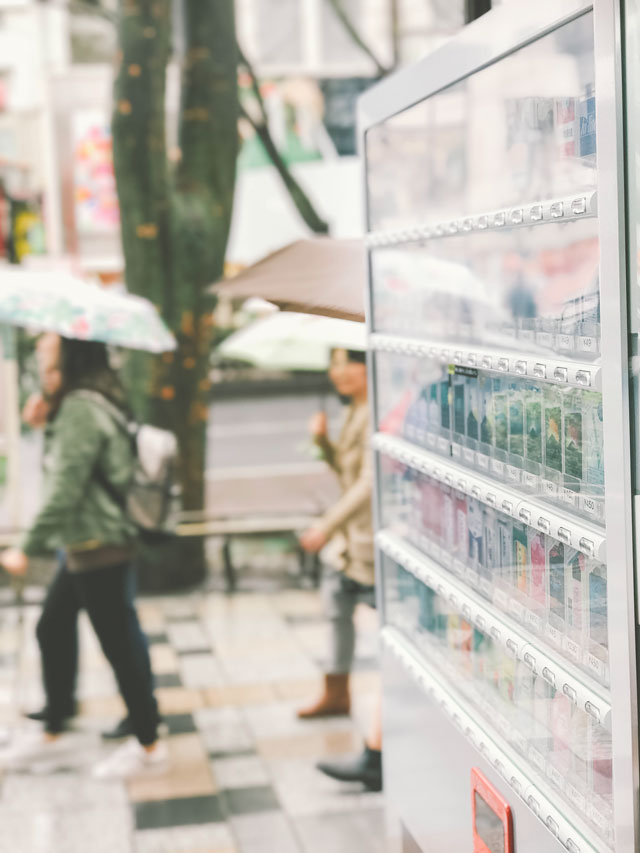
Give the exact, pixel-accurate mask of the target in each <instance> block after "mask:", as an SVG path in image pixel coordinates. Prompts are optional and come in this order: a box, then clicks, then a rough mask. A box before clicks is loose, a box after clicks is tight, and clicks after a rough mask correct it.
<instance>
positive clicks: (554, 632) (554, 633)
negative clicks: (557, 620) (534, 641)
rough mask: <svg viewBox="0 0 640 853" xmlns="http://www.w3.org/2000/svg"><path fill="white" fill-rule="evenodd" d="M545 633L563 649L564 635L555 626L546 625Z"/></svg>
mask: <svg viewBox="0 0 640 853" xmlns="http://www.w3.org/2000/svg"><path fill="white" fill-rule="evenodd" d="M544 633H545V634H546V636H547V637H548V638H549V639H550V640H551V642H552V643H553V644H554V645H556V646H560V647H562V634H561V633H560V631H558V629H557V628H554V627H553V625H545V629H544Z"/></svg>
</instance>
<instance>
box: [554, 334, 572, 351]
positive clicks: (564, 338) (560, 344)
mask: <svg viewBox="0 0 640 853" xmlns="http://www.w3.org/2000/svg"><path fill="white" fill-rule="evenodd" d="M556 346H557V348H558V349H561V350H565V351H567V350H570V351H573V348H574V339H573V336H572V335H556Z"/></svg>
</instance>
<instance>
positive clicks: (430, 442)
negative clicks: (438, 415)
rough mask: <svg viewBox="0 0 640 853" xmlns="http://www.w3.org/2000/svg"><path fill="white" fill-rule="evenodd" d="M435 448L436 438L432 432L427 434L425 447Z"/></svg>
mask: <svg viewBox="0 0 640 853" xmlns="http://www.w3.org/2000/svg"><path fill="white" fill-rule="evenodd" d="M435 446H436V436H435V435H434V434H433V433H432V432H428V433H427V447H431V448H432V449H433V448H435Z"/></svg>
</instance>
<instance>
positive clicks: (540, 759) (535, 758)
mask: <svg viewBox="0 0 640 853" xmlns="http://www.w3.org/2000/svg"><path fill="white" fill-rule="evenodd" d="M529 760H530V761H531V763H532V764H535V766H536V767H537V768H538V770H541V771H542V772H543V773H544V772H545V770H546V764H547V762H546V761H545V758H544V755H543V754H542V753H541V752H538V750H537V749H536V748H535V747H534V746H530V747H529Z"/></svg>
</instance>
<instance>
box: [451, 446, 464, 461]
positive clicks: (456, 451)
mask: <svg viewBox="0 0 640 853" xmlns="http://www.w3.org/2000/svg"><path fill="white" fill-rule="evenodd" d="M451 455H452V456H453V458H454V459H461V458H462V448H461V447H460V445H459V444H452V445H451Z"/></svg>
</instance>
